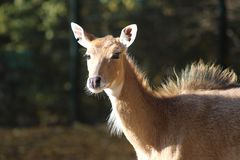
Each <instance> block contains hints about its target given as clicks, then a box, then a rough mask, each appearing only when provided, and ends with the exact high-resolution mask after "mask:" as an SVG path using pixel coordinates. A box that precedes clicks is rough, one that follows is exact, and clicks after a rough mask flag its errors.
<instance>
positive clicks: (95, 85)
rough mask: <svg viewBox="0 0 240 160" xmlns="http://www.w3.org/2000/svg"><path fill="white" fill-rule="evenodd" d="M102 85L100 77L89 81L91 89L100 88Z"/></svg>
mask: <svg viewBox="0 0 240 160" xmlns="http://www.w3.org/2000/svg"><path fill="white" fill-rule="evenodd" d="M100 84H101V77H100V76H96V77H93V78H90V79H89V85H90V86H91V88H98V87H100Z"/></svg>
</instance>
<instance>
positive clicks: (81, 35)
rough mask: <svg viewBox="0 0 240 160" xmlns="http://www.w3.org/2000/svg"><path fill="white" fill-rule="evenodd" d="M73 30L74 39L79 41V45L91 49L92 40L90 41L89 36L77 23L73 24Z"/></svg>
mask: <svg viewBox="0 0 240 160" xmlns="http://www.w3.org/2000/svg"><path fill="white" fill-rule="evenodd" d="M71 28H72V31H73V34H74V37H75V38H76V39H77V41H78V43H79V44H80V45H82V46H83V47H85V48H88V47H89V44H90V43H89V42H90V40H89V39H88V37H87V36H88V34H87V33H85V32H84V30H83V29H82V27H81V26H79V25H78V24H76V23H73V22H71Z"/></svg>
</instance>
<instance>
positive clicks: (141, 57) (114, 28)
mask: <svg viewBox="0 0 240 160" xmlns="http://www.w3.org/2000/svg"><path fill="white" fill-rule="evenodd" d="M71 21H74V22H76V23H78V24H80V25H81V26H82V27H83V28H84V29H85V30H86V31H88V32H90V33H94V34H95V35H96V36H97V37H101V36H104V35H106V34H112V35H114V36H119V35H120V32H121V29H122V28H123V27H125V26H126V25H128V24H132V23H136V24H137V25H138V33H137V38H136V40H135V42H134V43H133V45H132V46H131V47H130V48H129V54H130V55H131V56H132V57H134V59H136V61H137V64H138V65H139V66H140V68H141V69H142V70H144V71H145V72H146V74H147V75H148V78H149V80H150V82H151V84H152V85H153V86H157V85H159V84H160V83H161V82H164V80H165V79H166V77H168V76H172V74H173V67H175V70H176V71H177V72H179V71H180V70H181V69H183V68H184V66H185V65H186V64H189V63H191V62H193V61H197V60H199V59H203V60H204V61H205V62H217V63H219V64H221V65H222V66H223V67H231V68H233V69H234V70H235V71H236V72H237V73H238V74H239V73H240V1H239V0H228V1H224V0H201V1H189V0H181V1H179V0H92V1H89V0H79V1H78V0H69V1H68V0H62V1H58V0H48V1H44V0H2V1H1V2H0V127H1V129H0V136H1V137H2V139H3V140H2V142H1V144H0V160H14V159H16V160H19V159H24V160H28V159H33V158H34V159H51V160H54V159H58V160H59V159H71V160H75V159H89V160H90V159H93V160H94V159H99V160H100V159H109V160H110V159H114V160H115V159H116V160H117V159H119V160H120V159H135V154H134V152H133V150H132V149H131V146H130V145H129V144H128V143H127V142H126V140H125V139H123V138H122V139H119V138H114V137H111V136H110V135H109V133H108V132H107V131H106V123H105V122H106V119H107V117H108V114H109V112H110V106H111V105H110V102H109V101H108V98H107V97H106V95H105V94H104V93H103V94H101V95H100V96H89V95H87V94H86V93H85V83H86V80H87V72H86V62H85V60H84V59H83V58H82V55H83V54H84V52H85V50H84V49H83V48H82V47H80V46H79V45H77V42H76V41H75V40H74V38H73V34H72V31H71V30H70V22H71Z"/></svg>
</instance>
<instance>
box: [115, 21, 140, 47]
mask: <svg viewBox="0 0 240 160" xmlns="http://www.w3.org/2000/svg"><path fill="white" fill-rule="evenodd" d="M136 35H137V25H136V24H131V25H129V26H127V27H125V28H123V29H122V31H121V35H120V38H119V40H120V42H121V43H122V44H123V45H124V46H125V47H129V46H130V45H131V44H132V43H133V41H134V40H135V38H136Z"/></svg>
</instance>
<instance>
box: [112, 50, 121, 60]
mask: <svg viewBox="0 0 240 160" xmlns="http://www.w3.org/2000/svg"><path fill="white" fill-rule="evenodd" d="M120 54H121V52H116V53H114V54H113V55H112V57H111V59H119V56H120Z"/></svg>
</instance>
